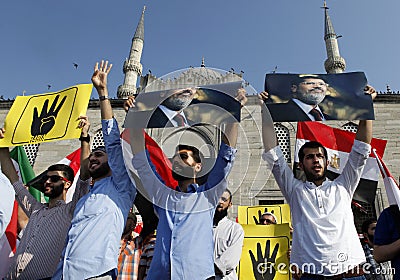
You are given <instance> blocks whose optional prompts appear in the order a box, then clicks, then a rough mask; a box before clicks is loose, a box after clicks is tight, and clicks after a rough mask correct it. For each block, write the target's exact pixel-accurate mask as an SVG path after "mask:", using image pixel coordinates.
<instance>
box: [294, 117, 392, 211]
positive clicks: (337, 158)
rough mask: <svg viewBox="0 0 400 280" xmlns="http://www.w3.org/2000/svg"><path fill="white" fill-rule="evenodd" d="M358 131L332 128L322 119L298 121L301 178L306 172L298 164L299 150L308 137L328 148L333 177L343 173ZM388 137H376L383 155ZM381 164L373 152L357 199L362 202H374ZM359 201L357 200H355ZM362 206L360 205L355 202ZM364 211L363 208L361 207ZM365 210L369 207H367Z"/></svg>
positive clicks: (298, 172)
mask: <svg viewBox="0 0 400 280" xmlns="http://www.w3.org/2000/svg"><path fill="white" fill-rule="evenodd" d="M355 135H356V134H355V133H353V132H349V131H345V130H341V129H337V128H332V127H330V126H327V125H325V124H322V123H319V122H298V124H297V135H296V138H297V139H296V151H295V164H294V172H295V176H296V177H297V178H304V174H303V172H302V171H301V170H300V169H299V168H298V162H299V158H298V151H299V149H300V147H301V146H302V145H303V144H304V143H305V142H308V141H317V142H320V143H321V144H322V145H323V146H324V147H325V148H326V149H327V151H328V158H329V161H330V164H329V166H328V172H327V177H328V178H329V179H331V180H333V179H335V178H336V177H337V176H339V174H341V173H342V170H343V167H344V166H345V164H346V162H347V158H348V155H349V153H350V151H351V148H352V146H353V142H354V138H355ZM386 142H387V141H386V140H381V139H376V138H373V139H372V141H371V146H372V148H373V149H375V150H376V153H377V154H378V155H380V156H381V157H382V156H383V153H384V150H385V147H386ZM378 177H379V167H378V164H377V162H376V160H375V158H374V155H373V154H372V153H371V154H370V156H369V158H368V159H367V164H366V166H365V168H364V171H363V173H362V175H361V180H360V182H359V184H358V187H357V189H356V192H355V193H354V196H353V199H354V200H357V201H361V202H366V203H369V204H371V205H373V204H374V200H375V194H376V189H377V185H378ZM355 203H356V202H355ZM355 206H356V207H358V206H357V205H355ZM360 210H361V211H363V209H362V208H361V209H360ZM363 212H365V211H363Z"/></svg>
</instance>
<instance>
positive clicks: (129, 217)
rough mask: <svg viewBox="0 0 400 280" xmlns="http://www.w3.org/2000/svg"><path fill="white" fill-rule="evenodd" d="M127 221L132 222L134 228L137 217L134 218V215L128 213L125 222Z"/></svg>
mask: <svg viewBox="0 0 400 280" xmlns="http://www.w3.org/2000/svg"><path fill="white" fill-rule="evenodd" d="M129 219H131V220H132V221H133V224H134V225H135V226H136V223H137V217H136V215H135V213H132V212H129V213H128V217H127V220H129Z"/></svg>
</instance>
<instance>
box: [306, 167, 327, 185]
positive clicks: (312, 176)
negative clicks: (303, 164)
mask: <svg viewBox="0 0 400 280" xmlns="http://www.w3.org/2000/svg"><path fill="white" fill-rule="evenodd" d="M327 172H328V170H327V168H325V169H324V172H323V173H322V175H315V174H314V173H312V172H310V171H308V170H305V169H304V174H305V175H306V178H307V181H309V182H315V181H318V180H321V179H325V177H326V173H327Z"/></svg>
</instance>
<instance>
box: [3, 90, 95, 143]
mask: <svg viewBox="0 0 400 280" xmlns="http://www.w3.org/2000/svg"><path fill="white" fill-rule="evenodd" d="M92 87H93V86H92V84H80V85H76V86H72V87H70V88H67V89H64V90H61V91H58V92H50V93H44V94H37V95H30V96H18V97H17V98H16V99H15V101H14V103H13V105H12V107H11V109H10V111H9V112H8V114H7V117H6V120H5V123H4V128H5V130H6V132H5V134H4V138H3V139H0V147H9V146H20V145H27V144H34V143H40V142H49V141H56V140H63V139H72V138H78V137H79V136H80V133H81V131H80V129H78V128H77V126H78V117H79V116H81V115H86V110H87V107H88V103H89V99H90V94H91V92H92Z"/></svg>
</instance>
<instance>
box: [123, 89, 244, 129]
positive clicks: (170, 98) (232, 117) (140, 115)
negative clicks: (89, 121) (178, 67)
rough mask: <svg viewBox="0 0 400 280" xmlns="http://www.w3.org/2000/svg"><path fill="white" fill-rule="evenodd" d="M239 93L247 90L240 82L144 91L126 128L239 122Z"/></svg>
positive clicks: (132, 109)
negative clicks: (237, 98) (237, 96)
mask: <svg viewBox="0 0 400 280" xmlns="http://www.w3.org/2000/svg"><path fill="white" fill-rule="evenodd" d="M239 90H244V89H242V83H241V82H232V83H225V84H218V85H207V86H200V87H185V88H177V89H168V90H161V91H153V92H143V93H140V94H139V95H138V96H137V97H135V98H134V99H135V101H134V103H135V106H132V107H131V108H130V109H129V112H128V115H127V117H126V120H125V125H124V126H125V127H143V128H165V127H189V126H193V125H200V124H211V125H219V124H221V123H223V122H233V121H239V120H240V109H241V107H240V104H239V103H238V102H237V101H236V99H235V96H236V95H237V93H238V91H239ZM132 98H133V97H132ZM132 104H133V102H132Z"/></svg>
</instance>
